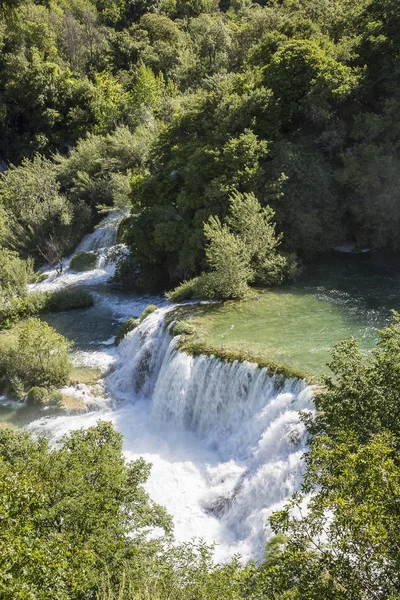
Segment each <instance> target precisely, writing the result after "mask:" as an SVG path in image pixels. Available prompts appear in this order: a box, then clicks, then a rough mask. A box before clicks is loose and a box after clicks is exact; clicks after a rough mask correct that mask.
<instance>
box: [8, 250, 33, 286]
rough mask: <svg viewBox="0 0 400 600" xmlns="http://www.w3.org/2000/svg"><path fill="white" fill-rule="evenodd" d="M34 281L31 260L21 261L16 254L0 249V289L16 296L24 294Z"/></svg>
mask: <svg viewBox="0 0 400 600" xmlns="http://www.w3.org/2000/svg"><path fill="white" fill-rule="evenodd" d="M32 279H34V270H33V260H32V259H28V260H22V259H21V258H20V257H19V256H18V254H17V252H13V251H12V250H8V249H7V248H0V289H1V290H3V292H5V291H6V290H9V291H10V293H15V294H18V295H24V294H26V286H27V284H28V283H30V282H31V281H32Z"/></svg>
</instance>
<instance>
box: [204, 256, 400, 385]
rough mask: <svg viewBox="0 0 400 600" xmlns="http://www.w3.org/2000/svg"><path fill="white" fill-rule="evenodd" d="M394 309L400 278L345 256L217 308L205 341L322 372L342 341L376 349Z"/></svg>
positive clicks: (397, 304)
mask: <svg viewBox="0 0 400 600" xmlns="http://www.w3.org/2000/svg"><path fill="white" fill-rule="evenodd" d="M392 308H394V309H397V310H400V275H398V274H397V273H395V272H390V271H388V270H385V269H383V268H382V267H380V266H374V265H373V264H371V262H370V260H369V259H368V258H366V259H364V260H360V259H352V258H350V257H344V258H342V257H340V258H339V259H337V260H332V261H330V262H324V263H321V264H319V265H317V266H313V267H312V268H308V269H307V270H305V271H304V272H303V274H302V275H301V277H300V278H299V279H298V280H297V281H296V282H295V283H293V284H291V285H286V286H283V287H280V288H277V289H274V290H271V291H266V292H263V293H260V294H259V295H258V296H257V297H256V298H255V299H252V300H248V301H243V302H240V303H228V304H227V305H225V306H215V307H213V308H212V310H211V314H209V315H208V316H206V317H205V319H204V322H203V324H204V328H203V339H204V341H205V342H206V343H208V344H210V345H213V346H215V345H218V346H221V345H225V346H228V347H230V348H233V349H240V348H245V349H246V348H247V349H249V347H250V346H251V350H253V351H254V352H259V353H262V354H264V355H266V356H268V357H270V358H272V359H274V360H277V361H279V362H283V363H285V364H289V365H291V366H293V367H296V368H300V369H304V370H306V371H308V372H309V373H312V374H319V373H321V372H323V371H326V370H327V367H326V365H327V363H328V362H329V360H330V349H331V347H332V346H333V345H334V344H335V343H336V342H338V341H340V340H343V339H347V338H350V337H355V338H357V339H358V340H359V343H360V347H361V348H362V349H363V350H364V351H366V352H368V351H369V350H370V349H371V348H373V347H374V345H375V343H376V340H377V330H378V329H381V328H382V327H384V326H385V325H386V324H387V323H388V321H389V318H390V310H391V309H392Z"/></svg>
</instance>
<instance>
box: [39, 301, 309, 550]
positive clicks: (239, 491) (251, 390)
mask: <svg viewBox="0 0 400 600" xmlns="http://www.w3.org/2000/svg"><path fill="white" fill-rule="evenodd" d="M166 310H168V309H161V310H158V311H156V312H155V313H153V314H152V315H150V316H149V317H148V318H147V319H146V320H145V321H144V322H143V323H142V324H141V325H140V326H139V327H138V328H137V329H136V330H134V331H133V332H131V333H130V334H129V335H128V336H126V338H125V339H124V340H123V342H122V343H121V345H120V347H119V353H118V357H117V359H116V363H115V365H114V370H113V372H112V373H111V375H109V377H108V379H107V386H108V390H109V393H110V395H111V398H112V399H113V401H114V408H113V409H111V408H107V409H105V410H103V411H102V412H100V413H99V412H96V413H89V414H88V415H84V416H69V417H58V418H55V419H53V420H42V421H39V422H36V423H34V424H33V425H32V426H31V427H32V428H33V429H34V430H36V431H37V430H38V429H42V428H44V429H46V430H50V431H51V432H52V433H53V435H54V436H55V437H56V438H58V437H60V436H61V435H63V434H64V433H66V432H67V431H69V430H71V429H74V428H77V427H82V426H84V427H88V426H90V425H92V424H94V423H95V422H96V421H97V420H99V418H101V419H106V420H110V421H112V422H113V423H114V425H115V427H116V429H117V430H118V431H120V432H121V433H122V434H123V435H124V452H125V455H126V458H127V459H128V460H133V459H135V458H138V457H139V456H143V457H144V458H145V459H146V460H148V461H150V462H151V463H152V464H153V468H152V472H151V477H150V479H149V481H148V484H147V490H148V492H149V493H150V495H151V497H152V498H153V499H154V500H155V501H157V502H159V503H160V504H162V505H163V506H165V507H166V508H167V510H168V511H169V512H170V514H171V515H172V516H173V519H174V527H175V535H176V538H177V540H179V541H187V540H190V539H192V538H193V537H196V538H199V537H201V538H202V539H204V540H205V541H206V542H208V543H213V542H215V543H216V544H217V548H216V558H217V559H218V560H224V559H227V558H229V557H231V556H232V555H233V554H235V553H239V554H240V555H241V556H242V559H243V560H248V559H250V558H251V559H255V560H260V559H261V558H262V555H263V551H264V548H265V543H266V541H267V540H268V538H269V537H270V535H271V531H270V528H269V525H268V517H269V516H270V514H271V513H272V512H273V511H274V510H276V509H278V508H279V507H281V506H282V505H283V504H284V502H285V500H286V499H287V498H288V497H289V496H290V495H291V494H292V493H293V492H295V491H296V490H299V489H300V486H301V482H302V478H303V461H302V455H303V453H304V450H305V447H306V433H305V430H304V426H303V424H302V423H301V421H300V419H299V413H298V411H299V410H312V408H313V404H312V399H313V391H312V388H311V387H310V386H307V385H306V384H305V383H304V382H302V381H298V380H286V381H284V382H282V380H281V378H280V377H274V376H270V375H269V374H268V372H267V371H266V369H260V368H258V366H257V365H255V364H251V363H247V362H244V363H237V362H236V363H233V364H226V363H223V362H222V361H220V360H218V359H216V358H213V357H206V356H198V357H192V356H189V355H187V354H185V353H183V352H181V351H179V350H177V348H176V343H177V338H172V337H171V336H170V334H169V333H168V331H166V329H165V325H164V315H165V312H166Z"/></svg>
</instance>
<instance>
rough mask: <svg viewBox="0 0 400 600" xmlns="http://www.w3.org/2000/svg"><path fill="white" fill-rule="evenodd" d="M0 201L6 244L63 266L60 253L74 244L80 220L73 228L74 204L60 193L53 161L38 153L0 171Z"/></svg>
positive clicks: (24, 253) (79, 229) (76, 209)
mask: <svg viewBox="0 0 400 600" xmlns="http://www.w3.org/2000/svg"><path fill="white" fill-rule="evenodd" d="M0 201H1V202H2V204H3V206H4V210H5V220H6V228H7V234H6V242H7V244H8V245H9V246H10V247H11V248H15V249H16V250H19V251H20V252H21V253H22V254H23V255H25V256H26V255H33V256H35V257H37V258H39V259H42V261H43V259H44V260H45V261H46V262H48V263H50V264H53V265H59V268H60V269H62V256H63V254H64V253H65V252H66V250H68V249H70V248H71V245H73V244H74V242H75V240H76V237H77V236H79V233H80V232H81V231H82V224H80V225H78V227H77V229H76V230H75V232H73V231H72V228H71V227H70V225H71V223H72V221H73V217H74V207H73V206H72V205H71V203H70V202H69V201H68V200H67V199H66V198H65V197H64V196H62V195H61V194H60V184H59V183H58V181H57V171H56V167H55V165H54V163H52V162H51V161H49V160H47V159H45V158H44V157H42V156H40V155H38V156H36V157H35V158H34V159H33V160H32V161H30V160H28V159H25V160H23V161H22V163H21V165H20V166H19V167H15V166H11V167H10V169H8V170H7V171H6V172H5V173H2V174H0ZM75 211H76V212H78V211H79V206H77V207H76V208H75ZM77 223H79V220H77Z"/></svg>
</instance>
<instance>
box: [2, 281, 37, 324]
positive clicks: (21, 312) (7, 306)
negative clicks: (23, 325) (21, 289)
mask: <svg viewBox="0 0 400 600" xmlns="http://www.w3.org/2000/svg"><path fill="white" fill-rule="evenodd" d="M47 301H48V293H46V292H35V293H32V294H27V295H26V296H16V295H8V294H4V293H2V292H1V290H0V329H8V328H9V327H11V326H12V325H13V324H14V323H16V322H17V321H19V320H20V319H24V318H26V317H32V316H34V315H38V314H39V313H41V312H44V311H45V310H46V304H47Z"/></svg>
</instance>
